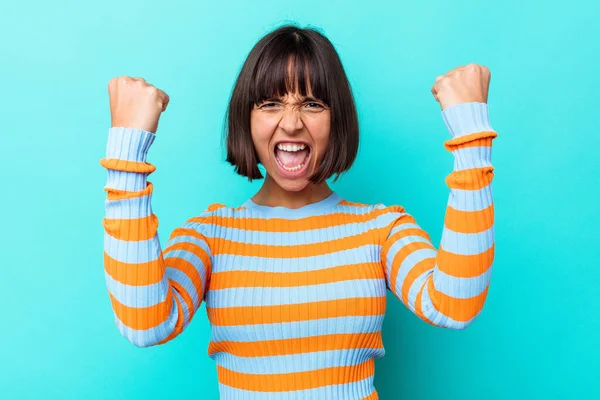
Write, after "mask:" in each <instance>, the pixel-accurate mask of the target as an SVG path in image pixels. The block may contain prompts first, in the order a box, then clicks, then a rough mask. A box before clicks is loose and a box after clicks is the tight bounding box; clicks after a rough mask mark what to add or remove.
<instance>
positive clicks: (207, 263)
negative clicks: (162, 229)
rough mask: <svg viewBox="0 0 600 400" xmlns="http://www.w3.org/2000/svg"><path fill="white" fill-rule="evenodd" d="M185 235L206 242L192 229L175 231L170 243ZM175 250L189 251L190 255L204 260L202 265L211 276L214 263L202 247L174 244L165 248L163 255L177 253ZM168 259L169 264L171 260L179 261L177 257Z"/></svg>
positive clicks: (192, 244) (184, 243)
mask: <svg viewBox="0 0 600 400" xmlns="http://www.w3.org/2000/svg"><path fill="white" fill-rule="evenodd" d="M184 231H185V232H184ZM184 234H185V235H187V236H195V237H197V238H200V239H201V240H204V239H203V238H204V237H203V236H202V235H200V234H199V233H197V232H196V231H194V230H192V229H175V230H174V231H173V233H172V234H171V237H170V239H169V241H170V240H172V239H173V238H175V237H177V236H181V235H184ZM175 250H183V251H187V252H189V253H192V254H194V255H195V256H196V257H198V258H199V259H200V260H202V263H203V264H204V269H205V270H206V273H207V274H210V271H211V269H212V262H211V260H210V256H209V255H208V253H207V252H206V251H205V250H204V249H203V248H202V247H200V246H198V245H197V244H195V243H192V242H178V243H173V244H171V245H169V246H167V248H165V250H164V251H163V254H167V253H168V252H170V251H175ZM167 259H168V260H169V263H170V260H177V259H179V258H178V257H175V256H169V257H167ZM190 264H191V263H190ZM194 270H195V268H194Z"/></svg>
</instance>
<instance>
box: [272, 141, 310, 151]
mask: <svg viewBox="0 0 600 400" xmlns="http://www.w3.org/2000/svg"><path fill="white" fill-rule="evenodd" d="M277 148H278V149H279V150H283V151H299V150H304V149H305V148H306V145H305V144H304V143H300V144H281V143H279V144H278V145H277Z"/></svg>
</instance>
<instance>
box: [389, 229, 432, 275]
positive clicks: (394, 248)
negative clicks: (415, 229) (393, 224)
mask: <svg viewBox="0 0 600 400" xmlns="http://www.w3.org/2000/svg"><path fill="white" fill-rule="evenodd" d="M417 242H418V243H427V244H429V245H432V244H431V242H430V241H429V240H427V239H426V238H424V237H422V236H417V235H414V236H404V237H401V238H398V239H396V240H395V241H394V243H393V244H392V245H391V246H390V248H389V250H388V252H387V254H386V259H385V267H386V273H387V274H388V276H389V275H390V274H391V271H392V263H393V262H394V258H395V257H396V254H398V252H399V251H400V250H402V248H403V247H405V246H408V245H410V244H412V243H417ZM432 246H433V245H432ZM424 250H427V251H424ZM432 252H433V254H434V257H435V254H436V253H437V250H434V249H427V248H425V249H420V250H416V251H414V252H412V253H411V254H410V255H409V256H408V258H407V259H406V260H405V261H404V262H407V261H408V262H411V261H414V262H415V263H417V262H419V261H421V260H422V259H423V258H426V257H429V255H431V254H432ZM415 253H417V254H418V255H417V256H414V255H413V254H415ZM410 268H412V266H411V267H410ZM400 269H402V268H400ZM398 277H400V273H399V274H398Z"/></svg>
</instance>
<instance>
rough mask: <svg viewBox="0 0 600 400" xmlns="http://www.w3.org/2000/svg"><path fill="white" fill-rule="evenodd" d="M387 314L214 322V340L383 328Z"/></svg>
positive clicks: (356, 331) (270, 338)
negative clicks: (295, 319)
mask: <svg viewBox="0 0 600 400" xmlns="http://www.w3.org/2000/svg"><path fill="white" fill-rule="evenodd" d="M384 316H385V314H380V315H370V316H358V317H357V316H351V317H334V318H322V319H316V320H308V321H297V322H281V323H273V324H255V325H235V326H215V325H213V326H212V336H211V341H212V342H223V341H232V342H259V341H263V340H280V339H294V338H300V337H309V336H321V335H334V334H344V333H372V332H380V331H381V326H382V324H383V318H384Z"/></svg>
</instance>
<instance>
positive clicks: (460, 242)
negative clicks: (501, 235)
mask: <svg viewBox="0 0 600 400" xmlns="http://www.w3.org/2000/svg"><path fill="white" fill-rule="evenodd" d="M493 244H494V226H491V227H489V228H488V229H486V230H485V231H483V232H479V233H461V232H454V231H453V230H451V229H450V228H447V227H444V229H443V230H442V239H441V241H440V248H441V249H444V250H445V251H447V252H450V253H453V254H458V255H461V256H474V255H477V254H481V253H484V252H486V251H488V250H489V249H490V247H492V245H493Z"/></svg>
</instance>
